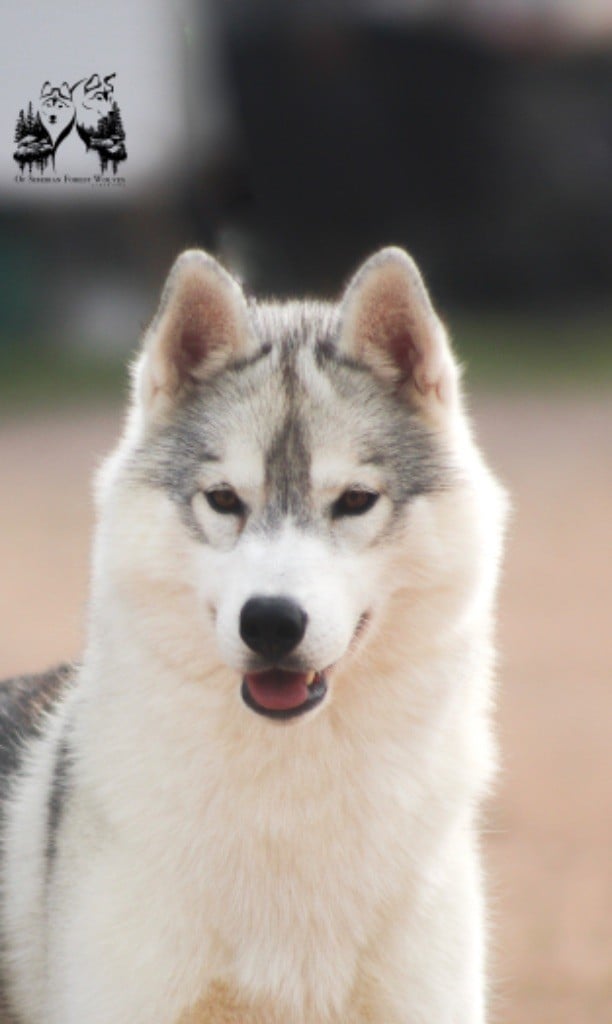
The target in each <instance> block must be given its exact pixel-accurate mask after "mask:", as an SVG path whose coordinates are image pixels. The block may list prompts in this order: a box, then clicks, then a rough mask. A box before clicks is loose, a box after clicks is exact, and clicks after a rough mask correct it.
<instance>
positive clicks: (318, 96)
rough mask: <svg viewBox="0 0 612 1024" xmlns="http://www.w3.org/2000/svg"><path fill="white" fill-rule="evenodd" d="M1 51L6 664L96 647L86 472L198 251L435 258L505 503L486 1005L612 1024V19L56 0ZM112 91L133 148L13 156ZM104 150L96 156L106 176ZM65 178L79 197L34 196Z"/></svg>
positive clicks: (279, 266) (62, 187) (287, 257)
mask: <svg viewBox="0 0 612 1024" xmlns="http://www.w3.org/2000/svg"><path fill="white" fill-rule="evenodd" d="M1 18H2V22H1V24H2V33H0V63H1V66H2V68H3V90H2V93H1V94H0V127H1V129H2V130H1V138H2V140H3V144H2V146H1V147H0V280H1V281H2V304H1V307H0V482H1V483H0V486H1V487H2V501H1V502H0V523H1V524H2V529H1V530H0V566H2V570H3V571H2V573H1V574H0V616H1V620H2V627H0V674H4V675H7V674H9V673H16V672H19V671H25V670H37V669H42V668H44V667H45V665H47V664H49V663H51V662H53V661H57V660H60V659H62V658H66V657H78V652H79V647H80V644H81V640H82V629H83V619H84V611H83V609H84V604H85V600H86V587H87V563H88V549H89V541H90V532H91V522H92V512H91V503H90V490H89V479H90V477H91V473H92V471H93V469H94V468H95V466H96V464H97V463H98V462H99V460H100V458H101V456H102V455H103V453H104V452H105V451H106V450H107V449H108V448H109V447H110V445H111V444H112V442H113V439H114V438H115V437H116V435H117V432H118V430H119V428H120V421H121V412H120V409H121V403H122V401H123V399H124V395H125V372H124V367H125V363H126V360H127V359H128V358H129V356H130V354H131V353H132V352H133V351H134V348H135V346H136V344H137V342H138V338H139V336H140V335H141V333H142V330H143V328H144V326H145V325H146V323H147V321H148V319H149V318H150V317H151V315H152V313H153V311H154V308H155V304H156V301H157V294H158V291H159V288H160V286H161V284H162V281H163V278H164V276H165V274H166V272H167V269H168V267H169V265H170V263H171V262H172V260H173V259H174V258H175V256H176V254H177V252H178V251H179V250H180V249H182V248H185V247H187V246H193V245H199V246H203V247H205V248H207V249H210V250H212V251H214V252H215V253H216V254H217V255H219V256H220V257H221V258H222V259H224V260H225V261H226V262H227V263H228V265H230V266H231V267H232V268H233V270H234V271H235V272H237V273H238V274H239V275H240V276H241V277H242V279H243V280H244V282H245V284H246V286H247V287H248V288H249V289H251V290H253V291H255V292H257V293H259V294H270V293H274V294H277V295H285V294H291V293H317V294H322V295H326V296H330V297H331V296H334V295H337V294H338V293H339V291H340V290H341V288H342V286H343V284H344V282H345V281H346V280H347V278H348V277H349V276H350V274H351V273H352V271H353V270H354V269H355V267H356V266H357V264H358V263H359V261H360V260H361V259H362V258H363V257H364V256H366V255H367V254H369V253H370V252H371V251H372V250H373V249H375V248H376V247H377V246H381V245H386V244H391V243H393V244H399V245H404V246H406V247H407V248H408V249H409V250H410V251H411V252H412V253H413V255H414V256H415V257H416V259H417V261H418V262H419V264H420V265H421V267H422V269H423V271H424V274H425V276H426V279H427V281H428V283H429V285H430V288H431V290H432V293H433V297H434V300H435V302H436V304H437V306H438V308H439V309H440V311H441V312H442V314H443V316H444V317H445V319H446V320H447V321H448V323H449V325H450V327H451V331H452V334H453V337H454V339H455V343H456V347H457V350H458V352H459V354H460V356H461V358H462V360H463V362H464V364H465V367H466V383H467V387H468V389H469V391H470V394H471V396H472V399H471V404H472V407H473V412H474V418H475V420H476V426H477V430H478V433H479V436H480V437H481V439H482V441H483V444H484V446H485V448H486V450H487V452H488V454H489V457H490V461H491V462H492V464H493V465H494V466H495V468H496V469H497V470H498V472H499V474H500V476H501V477H502V479H503V480H504V481H505V482H506V483H507V485H508V486H509V488H510V490H511V492H512V495H513V500H514V506H515V513H514V520H513V524H512V527H511V531H510V542H509V555H508V562H507V570H506V574H505V580H504V585H503V588H502V595H501V609H500V643H501V650H502V655H501V662H500V676H501V687H500V700H499V714H498V720H499V732H500V738H501V745H502V751H503V756H502V775H501V779H500V785H499V788H498V793H497V795H496V797H495V799H494V800H492V802H491V805H490V807H489V809H488V812H487V815H486V821H485V827H486V833H487V834H486V842H485V845H486V856H487V863H488V865H489V875H490V889H491V892H492V904H493V913H492V931H493V936H494V940H493V955H492V975H493V978H494V983H493V996H492V1004H493V1012H492V1020H495V1021H499V1022H504V1024H553V1022H554V1024H583V1022H586V1021H589V1022H590V1024H603V1022H604V1021H605V1022H606V1024H608V1022H609V1021H610V1019H612V925H611V924H610V922H611V921H612V872H611V871H610V860H611V849H612V816H611V814H610V808H611V806H612V771H611V768H612V759H611V758H610V749H611V748H612V724H611V723H612V687H611V686H610V681H611V675H612V639H611V630H610V622H611V620H612V570H611V566H612V543H611V540H610V522H611V521H612V401H611V394H610V385H611V383H612V5H611V4H610V2H609V0H581V2H580V3H576V2H575V0H310V2H309V3H308V4H299V3H295V4H288V3H286V2H283V0H225V2H224V0H179V2H177V3H174V4H168V3H165V2H163V0H132V2H130V3H127V4H126V3H119V2H118V0H107V2H106V3H105V4H104V5H103V6H102V5H100V6H96V7H94V6H91V7H90V6H89V5H87V6H84V5H81V4H79V3H78V2H76V0H56V2H55V3H54V5H53V16H52V17H51V16H50V10H49V7H48V5H45V4H43V3H42V0H34V2H25V3H23V4H21V5H13V6H12V7H11V8H10V9H9V7H8V5H5V6H4V8H3V11H2V15H1ZM92 74H98V75H99V76H100V77H101V78H104V76H107V75H110V74H114V75H115V78H114V80H113V82H114V96H115V99H116V101H117V102H118V104H119V106H120V109H121V115H122V122H123V127H124V130H125V145H126V149H127V159H126V160H125V161H124V162H122V163H120V164H119V165H118V166H117V167H116V169H115V172H114V173H113V168H112V167H111V166H109V167H108V168H107V170H106V173H105V180H104V184H102V185H100V184H98V183H94V184H92V182H91V180H90V181H89V182H88V181H86V180H81V181H75V180H71V181H69V180H66V177H68V178H73V179H74V178H75V177H81V178H85V179H87V178H88V177H89V178H90V177H91V176H92V175H93V174H94V173H95V172H98V171H99V168H98V167H97V165H96V164H95V163H94V162H93V161H92V160H91V159H90V158H89V157H91V156H93V154H90V155H89V156H85V155H84V154H83V147H81V152H80V155H79V157H78V160H77V156H76V150H75V148H74V146H71V143H72V142H73V141H78V140H77V139H76V136H75V137H74V139H72V138H71V137H68V138H67V139H66V141H65V143H62V144H61V145H60V146H59V147H58V150H57V153H56V159H55V167H52V166H51V165H49V166H48V167H47V168H46V169H41V168H40V167H39V166H37V165H36V164H32V165H30V166H29V167H28V166H26V167H25V168H20V166H19V165H18V164H17V162H16V161H15V160H14V158H13V154H14V152H15V149H16V143H15V141H14V139H15V126H16V121H17V118H18V114H19V111H20V110H21V109H23V110H27V105H28V103H29V102H32V104H33V106H34V109H36V105H37V103H38V98H39V95H40V91H41V87H42V85H43V83H44V82H46V81H48V82H50V83H51V85H52V86H57V87H60V86H61V85H62V83H63V82H64V81H66V82H68V83H69V84H73V83H75V82H77V81H78V80H79V79H82V78H83V77H88V76H90V75H92ZM88 161H89V162H88ZM45 177H57V178H58V179H59V181H57V182H54V181H50V182H44V181H42V180H36V179H42V178H45Z"/></svg>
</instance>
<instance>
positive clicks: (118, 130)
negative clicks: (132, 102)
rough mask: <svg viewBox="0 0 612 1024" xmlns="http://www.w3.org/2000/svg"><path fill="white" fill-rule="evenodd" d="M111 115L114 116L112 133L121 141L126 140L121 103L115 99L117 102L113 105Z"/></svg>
mask: <svg viewBox="0 0 612 1024" xmlns="http://www.w3.org/2000/svg"><path fill="white" fill-rule="evenodd" d="M110 116H111V118H112V134H113V135H114V136H116V138H117V139H119V140H120V141H121V142H124V140H125V129H124V127H123V120H122V118H121V111H120V109H119V104H118V103H117V101H116V100H115V102H114V103H113V105H112V107H111V113H110Z"/></svg>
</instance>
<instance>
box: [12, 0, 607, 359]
mask: <svg viewBox="0 0 612 1024" xmlns="http://www.w3.org/2000/svg"><path fill="white" fill-rule="evenodd" d="M374 6H375V5H374ZM374 6H373V5H368V4H364V5H359V4H355V5H347V7H346V8H344V7H343V6H342V5H338V4H331V3H330V4H327V5H319V4H315V7H314V8H311V9H309V13H304V12H303V11H302V13H301V14H300V15H299V16H298V14H296V11H297V10H298V8H297V7H296V8H295V9H294V8H292V7H291V6H290V5H287V4H284V5H283V4H280V3H275V2H268V3H263V2H262V3H259V4H255V3H252V2H248V0H243V2H240V3H239V2H234V3H223V2H221V0H218V2H217V3H215V4H213V5H212V12H213V14H214V15H215V21H216V28H217V36H218V38H217V42H216V43H215V46H216V47H218V50H219V66H220V67H221V69H222V87H223V90H224V102H225V106H226V107H227V110H228V111H230V115H229V116H230V118H231V121H232V124H231V125H230V126H229V127H228V132H227V139H228V140H229V141H228V142H227V145H225V146H224V147H222V148H217V149H216V150H215V151H214V152H210V151H206V150H202V149H200V150H199V151H197V150H196V151H195V152H194V153H193V154H192V156H191V157H190V159H189V161H188V162H187V163H185V162H181V164H180V166H179V165H177V168H176V175H175V178H174V179H173V181H172V182H171V183H170V184H169V186H168V187H166V188H165V190H164V192H163V195H162V194H159V195H158V194H156V193H155V192H151V191H149V192H143V193H141V194H140V193H139V194H133V195H132V196H131V198H130V201H129V202H128V203H123V204H122V205H121V206H117V207H103V206H100V205H98V206H93V205H92V206H91V207H90V208H88V207H87V206H80V205H79V206H76V205H75V206H74V207H72V208H71V207H70V206H67V207H65V208H63V209H62V212H61V219H60V214H59V213H58V212H57V211H56V210H55V209H54V208H53V207H52V206H49V207H45V208H44V209H42V208H38V207H36V208H32V209H28V208H24V207H20V208H19V209H17V208H16V207H15V208H11V207H10V206H9V207H8V208H5V209H4V210H2V212H1V213H0V229H1V236H0V237H1V238H2V239H3V241H2V242H0V269H2V270H3V273H4V280H5V282H6V298H5V306H4V312H3V316H2V324H1V333H0V341H2V340H3V339H4V340H5V341H7V340H9V339H10V340H12V341H15V340H18V341H21V340H22V339H24V338H26V337H28V336H29V335H31V334H32V333H34V334H36V333H37V332H38V331H44V330H46V331H48V330H49V310H50V308H52V306H53V303H55V306H56V320H57V324H56V327H55V328H52V329H51V331H50V333H51V335H53V334H54V333H55V334H56V335H57V336H60V335H61V333H62V331H63V330H64V327H65V325H64V324H63V322H62V312H61V311H62V309H63V310H65V309H66V308H68V306H69V303H70V301H71V300H72V298H73V297H74V294H75V291H76V292H78V291H79V288H80V287H81V284H80V282H83V281H85V282H87V281H89V282H90V283H92V282H93V284H92V287H94V288H95V286H96V282H98V283H99V281H100V279H101V278H105V277H106V278H108V277H109V275H110V276H111V277H112V279H113V281H115V282H116V281H124V282H127V285H126V287H128V289H129V288H134V289H136V290H138V289H140V292H141V293H142V296H144V298H143V300H142V301H140V300H138V301H137V302H135V303H133V304H132V307H130V309H132V308H138V309H139V310H140V309H142V310H145V309H149V305H148V303H149V300H150V294H151V292H152V291H153V290H154V289H156V288H157V287H158V286H159V283H160V282H161V279H162V277H163V275H164V273H165V271H166V269H167V267H168V264H169V262H170V261H171V260H172V259H173V257H174V255H175V254H176V252H177V251H178V250H179V249H180V248H181V247H184V246H187V245H194V244H198V245H203V246H205V247H208V248H212V249H213V250H216V251H220V252H221V255H223V256H225V257H226V258H228V259H229V261H230V262H235V263H236V264H237V265H238V269H239V270H240V271H241V272H242V274H243V275H244V276H245V278H246V281H247V284H249V285H250V286H252V287H255V288H257V289H260V290H263V291H274V292H277V293H281V294H282V293H289V292H293V291H299V292H303V291H305V290H306V291H318V292H320V291H322V292H324V293H326V292H327V293H334V292H337V291H338V289H339V287H340V286H341V283H342V281H343V280H344V279H346V277H347V275H348V274H349V273H350V271H351V269H352V268H353V267H354V266H355V265H356V263H357V262H358V261H359V260H360V258H361V257H362V256H363V255H364V254H366V253H367V252H368V251H370V250H372V249H373V248H375V247H376V246H379V245H383V244H389V243H396V244H402V245H405V246H407V247H408V248H409V249H410V250H411V251H412V252H413V253H414V254H415V255H416V257H417V259H418V260H419V261H420V262H421V264H422V266H423V268H424V270H425V272H426V273H427V276H428V279H429V280H430V282H431V284H432V286H433V289H434V292H435V294H436V295H437V296H438V297H439V298H440V299H441V300H442V302H443V304H444V305H446V306H449V305H451V304H452V305H455V306H457V305H460V306H464V307H470V306H478V307H479V308H482V307H483V306H489V307H504V308H508V307H513V306H519V307H521V308H525V307H527V308H536V307H539V308H545V307H548V306H551V305H555V306H559V305H561V306H567V307H572V308H579V307H580V305H581V304H586V303H588V304H595V305H597V304H606V303H607V304H608V305H609V302H610V282H611V281H612V46H607V47H605V46H603V45H602V46H592V45H591V46H586V45H583V46H574V45H568V42H567V40H565V41H564V42H563V44H562V45H559V44H557V43H555V42H554V40H553V41H552V42H551V38H550V35H549V34H547V33H546V31H540V32H539V33H534V34H533V35H529V33H527V34H526V35H525V33H523V35H521V34H520V33H519V34H518V35H516V34H514V35H513V36H512V37H504V36H503V35H502V36H501V37H499V36H492V35H491V34H487V33H486V32H483V31H476V30H475V29H474V25H468V24H467V23H465V24H462V25H460V24H457V23H452V22H450V21H449V20H448V19H447V18H443V17H439V18H437V19H432V18H429V19H415V18H412V19H411V18H402V17H396V18H394V19H384V18H380V17H376V16H375V14H374ZM202 10H203V8H200V7H198V5H197V4H194V7H193V11H192V15H191V16H192V18H193V22H194V25H196V26H197V24H198V18H199V16H200V13H201V11H202ZM206 12H207V19H210V15H211V5H208V6H207V7H206ZM207 24H208V21H207ZM475 24H476V26H477V22H475ZM196 38H197V33H196ZM202 63H203V62H202V58H201V55H200V67H199V66H198V54H197V53H196V54H195V58H194V56H193V55H192V59H191V61H190V63H188V65H187V67H186V72H185V74H186V75H188V76H189V77H190V78H191V84H190V89H191V93H192V95H194V94H195V95H196V96H197V90H198V87H199V86H198V76H199V74H200V73H201V65H202ZM203 81H204V76H202V82H203ZM202 88H203V85H202ZM190 117H191V118H192V123H193V124H194V128H195V127H196V126H195V120H196V119H197V117H198V106H197V103H195V104H194V105H193V108H192V110H191V111H190ZM194 134H197V132H195V131H194ZM60 224H61V226H60ZM75 282H79V283H77V284H76V286H75ZM111 284H112V282H111ZM122 287H124V286H121V285H119V286H117V288H115V290H114V291H113V287H111V288H110V291H109V290H108V289H107V291H106V293H104V294H106V295H111V296H112V295H113V294H118V291H119V292H120V291H121V288H122ZM117 289H118V290H117ZM101 294H102V293H101ZM104 301H106V303H107V306H109V305H111V306H112V304H113V301H114V300H113V301H111V300H108V301H107V300H104ZM117 301H118V307H117V308H119V306H120V304H121V303H120V300H119V299H118V300H117ZM128 306H129V302H128ZM43 308H44V309H45V310H46V313H45V318H44V322H43V318H42V315H41V311H42V309H43ZM130 316H132V314H131V313H130ZM132 319H133V317H132ZM119 320H120V317H119ZM130 322H131V321H130ZM140 327H141V323H138V329H140ZM136 333H137V332H136ZM133 340H134V339H133V337H126V338H125V342H126V344H130V343H132V342H133Z"/></svg>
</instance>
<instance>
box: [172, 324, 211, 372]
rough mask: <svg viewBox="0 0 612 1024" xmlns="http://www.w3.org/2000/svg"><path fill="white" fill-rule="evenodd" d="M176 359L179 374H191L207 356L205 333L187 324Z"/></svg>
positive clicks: (182, 333) (180, 339)
mask: <svg viewBox="0 0 612 1024" xmlns="http://www.w3.org/2000/svg"><path fill="white" fill-rule="evenodd" d="M177 349H178V350H177V353H176V358H177V362H178V368H179V372H180V373H181V375H182V374H188V373H191V371H192V370H193V369H195V367H196V366H198V365H199V363H201V361H202V359H203V358H204V356H205V355H206V341H205V339H204V336H203V332H202V331H201V330H198V328H197V326H196V325H195V324H185V326H184V327H183V329H182V331H181V334H180V337H179V343H178V346H177Z"/></svg>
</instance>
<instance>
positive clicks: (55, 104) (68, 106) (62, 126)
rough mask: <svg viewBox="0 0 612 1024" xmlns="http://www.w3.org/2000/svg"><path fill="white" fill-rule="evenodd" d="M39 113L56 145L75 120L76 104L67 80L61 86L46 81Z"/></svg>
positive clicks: (41, 95)
mask: <svg viewBox="0 0 612 1024" xmlns="http://www.w3.org/2000/svg"><path fill="white" fill-rule="evenodd" d="M39 114H40V119H41V121H42V123H43V125H44V127H45V128H46V130H47V132H48V134H49V136H50V138H51V141H52V143H53V145H54V146H56V145H57V144H58V143H59V142H61V140H62V138H63V136H64V135H66V134H67V133H68V131H69V130H70V128H71V127H72V122H73V121H74V104H73V102H72V96H71V94H70V86H69V85H68V83H67V82H63V83H62V85H61V86H52V85H51V83H50V82H45V83H44V85H43V87H42V90H41V94H40V105H39Z"/></svg>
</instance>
